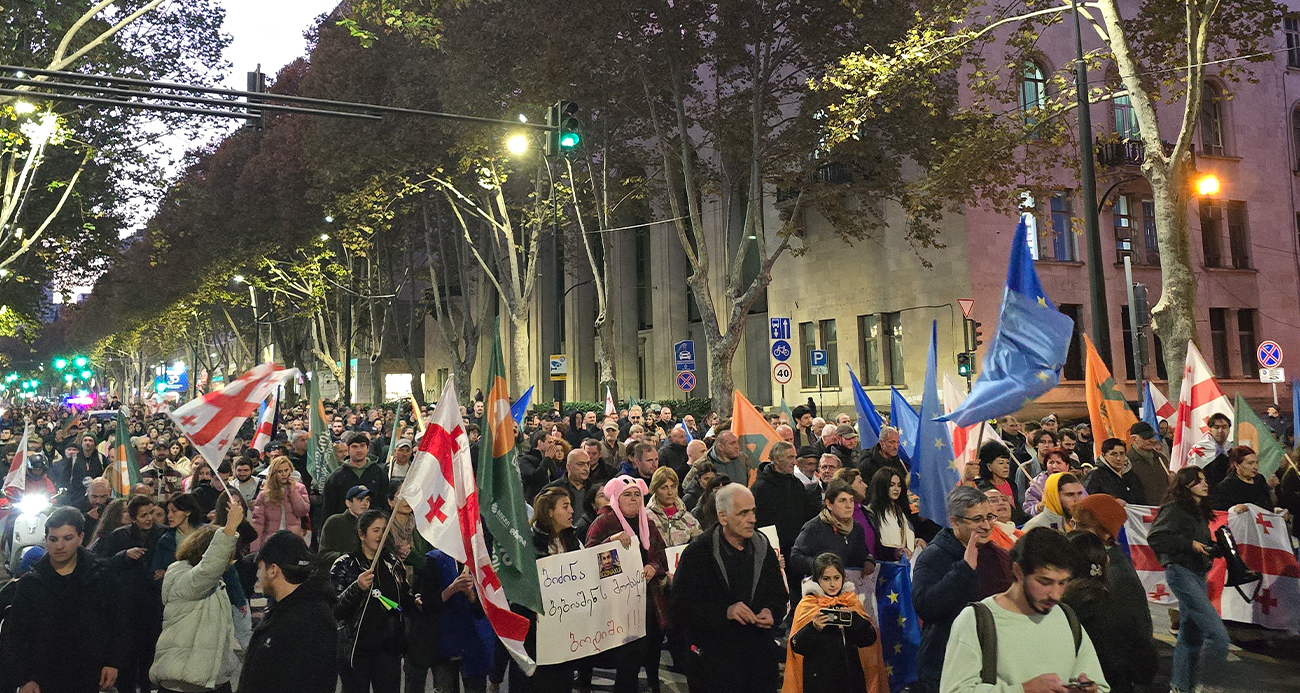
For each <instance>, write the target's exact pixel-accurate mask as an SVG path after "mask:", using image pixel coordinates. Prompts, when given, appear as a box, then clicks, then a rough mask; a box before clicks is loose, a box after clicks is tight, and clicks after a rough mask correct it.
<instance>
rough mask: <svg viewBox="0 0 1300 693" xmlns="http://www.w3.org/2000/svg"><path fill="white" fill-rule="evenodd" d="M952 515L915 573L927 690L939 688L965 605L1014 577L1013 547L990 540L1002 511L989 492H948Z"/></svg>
mask: <svg viewBox="0 0 1300 693" xmlns="http://www.w3.org/2000/svg"><path fill="white" fill-rule="evenodd" d="M948 514H949V515H950V518H949V521H950V523H951V525H952V527H951V528H944V529H943V530H941V531H940V532H939V533H938V534H937V535H935V537H934V541H932V542H930V544H929V545H928V546H927V547H926V549H925V550H924V551H922V552H921V553H920V555H919V556H918V557H917V559H916V570H915V571H914V572H913V574H912V604H913V606H915V607H916V615H917V616H919V617H920V618H921V649H920V652H919V653H918V655H917V664H918V671H917V673H918V676H919V678H918V681H917V686H918V690H919V691H921V693H936V692H937V691H938V690H939V680H940V677H941V676H942V674H943V659H944V651H945V649H946V648H947V647H948V632H949V630H950V629H951V628H952V622H953V621H954V620H955V619H956V618H957V615H958V614H959V613H961V610H962V609H963V608H965V606H966V605H967V604H969V603H970V602H975V601H979V600H981V599H984V598H985V597H990V596H992V595H994V594H998V593H999V592H1002V591H1004V590H1006V589H1007V588H1008V587H1010V586H1011V583H1012V581H1013V578H1012V574H1011V560H1010V558H1009V557H1008V555H1007V552H1006V551H1005V550H1004V549H1002V548H1001V547H999V546H997V545H996V544H994V543H993V542H991V541H990V539H991V537H992V535H993V526H994V523H995V522H997V521H998V516H997V514H996V513H995V512H994V510H993V506H992V505H991V504H990V503H989V500H988V498H987V497H986V496H985V495H984V493H983V492H981V491H979V490H976V489H973V488H970V487H969V486H958V487H957V488H955V489H953V490H952V492H951V493H949V494H948Z"/></svg>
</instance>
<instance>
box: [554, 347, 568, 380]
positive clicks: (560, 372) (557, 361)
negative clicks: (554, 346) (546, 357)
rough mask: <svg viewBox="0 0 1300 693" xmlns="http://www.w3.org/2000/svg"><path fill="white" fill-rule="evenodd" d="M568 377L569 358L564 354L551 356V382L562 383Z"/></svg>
mask: <svg viewBox="0 0 1300 693" xmlns="http://www.w3.org/2000/svg"><path fill="white" fill-rule="evenodd" d="M568 377H569V357H568V356H566V355H564V354H551V380H553V381H562V380H566V379H568Z"/></svg>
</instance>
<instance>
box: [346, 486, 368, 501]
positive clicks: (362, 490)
mask: <svg viewBox="0 0 1300 693" xmlns="http://www.w3.org/2000/svg"><path fill="white" fill-rule="evenodd" d="M368 495H370V489H368V488H366V487H365V486H353V487H352V488H350V489H348V494H347V500H356V499H358V498H365V497H366V496H368Z"/></svg>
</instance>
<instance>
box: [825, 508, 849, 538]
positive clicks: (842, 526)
mask: <svg viewBox="0 0 1300 693" xmlns="http://www.w3.org/2000/svg"><path fill="white" fill-rule="evenodd" d="M817 518H818V519H819V520H821V521H822V522H825V523H826V524H828V525H830V526H831V527H832V528H834V529H835V531H836V532H838V533H840V534H852V533H853V518H851V517H850V518H849V519H848V521H846V522H840V521H839V520H837V519H835V516H834V515H832V514H831V509H830V508H822V511H821V512H820V513H818V514H817Z"/></svg>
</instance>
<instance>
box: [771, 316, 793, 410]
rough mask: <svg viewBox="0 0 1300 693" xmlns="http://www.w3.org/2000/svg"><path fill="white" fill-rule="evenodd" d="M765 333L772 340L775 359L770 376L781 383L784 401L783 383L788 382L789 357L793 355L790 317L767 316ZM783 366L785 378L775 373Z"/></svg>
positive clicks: (783, 399)
mask: <svg viewBox="0 0 1300 693" xmlns="http://www.w3.org/2000/svg"><path fill="white" fill-rule="evenodd" d="M767 325H768V328H767V335H768V337H769V338H770V339H771V340H772V358H773V359H776V365H775V366H773V367H772V378H773V379H775V380H776V382H777V383H779V384H780V385H781V401H783V402H784V401H785V384H786V383H788V382H790V377H791V375H790V373H791V371H790V364H789V363H788V362H789V360H790V357H791V356H793V355H794V349H793V348H792V347H791V346H790V335H791V331H790V318H768V321H767ZM782 366H784V367H785V369H784V371H783V372H784V373H785V378H784V379H782V377H781V376H779V375H778V374H777V372H778V371H781V370H782V368H781V367H782Z"/></svg>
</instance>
